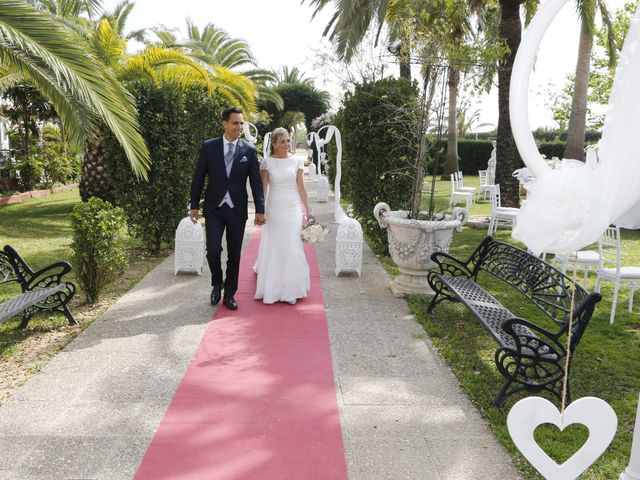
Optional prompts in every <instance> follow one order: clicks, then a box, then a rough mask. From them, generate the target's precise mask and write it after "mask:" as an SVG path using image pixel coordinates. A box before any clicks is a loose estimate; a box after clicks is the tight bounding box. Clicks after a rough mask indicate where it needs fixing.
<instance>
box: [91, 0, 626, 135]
mask: <svg viewBox="0 0 640 480" xmlns="http://www.w3.org/2000/svg"><path fill="white" fill-rule="evenodd" d="M547 1H554V0H547ZM117 3H118V2H117V1H116V0H104V2H103V4H104V6H105V8H106V9H112V8H113V7H114V6H115V5H116V4H117ZM623 4H624V0H607V5H608V6H609V8H610V10H612V11H615V10H616V9H617V8H620V7H621V6H622V5H623ZM573 5H574V3H573V2H572V1H569V2H568V4H567V5H566V6H565V7H564V8H563V10H562V12H561V13H560V14H559V15H558V17H557V18H556V19H555V21H554V22H553V24H552V25H551V27H550V28H549V30H548V32H547V35H546V36H545V38H544V40H543V41H542V44H541V46H540V50H539V53H538V60H537V64H536V70H535V72H534V73H533V74H532V78H531V82H530V95H529V99H530V104H529V115H530V123H531V127H532V128H537V127H540V126H550V127H552V126H554V125H555V124H554V122H553V120H552V117H551V112H550V110H549V106H548V104H549V103H552V102H553V99H550V95H549V93H548V92H549V84H553V85H555V88H554V89H553V90H554V91H560V90H561V88H562V86H563V85H564V84H565V77H566V75H567V74H568V73H571V72H572V71H573V70H574V69H575V62H576V57H577V51H578V32H579V22H578V18H577V15H576V13H575V10H574V8H573ZM331 10H332V7H328V9H327V10H325V11H323V12H320V13H319V14H318V15H317V16H316V18H315V19H313V20H311V16H312V14H313V9H312V8H311V7H310V6H309V5H308V2H307V3H305V4H304V5H301V0H277V1H268V0H236V1H232V2H229V1H222V0H210V1H205V0H180V1H178V2H176V1H168V0H135V8H134V9H133V11H132V13H131V15H130V17H129V21H128V23H127V27H128V29H130V30H137V29H139V28H145V27H150V26H157V25H160V24H162V25H165V26H167V27H169V28H176V29H179V32H177V36H178V38H184V36H185V35H184V32H185V19H186V17H191V19H192V20H193V21H194V23H195V24H196V25H197V26H198V27H200V28H202V27H204V25H206V24H207V23H213V24H214V25H216V26H217V27H220V28H223V29H224V30H226V31H227V32H228V33H229V35H231V36H232V37H237V38H242V39H244V40H246V41H247V42H248V43H249V45H250V47H251V50H252V52H253V54H254V56H255V57H256V59H257V61H258V65H259V66H260V68H269V69H274V70H278V69H280V68H281V67H282V66H283V65H287V66H289V67H293V66H297V67H298V68H299V69H300V70H301V71H302V72H303V73H304V74H305V76H306V77H310V78H315V79H316V86H317V87H318V88H321V89H325V90H328V91H330V92H331V93H332V94H333V95H334V96H335V97H338V93H339V92H337V91H336V90H335V86H333V85H332V84H330V83H329V82H325V80H324V79H323V75H322V72H319V71H318V70H317V69H315V70H314V67H313V64H314V62H313V60H314V58H313V57H314V50H315V51H317V50H318V48H328V46H327V43H326V41H324V40H323V39H322V32H323V30H324V28H325V26H326V24H327V23H328V21H329V18H330V16H331ZM396 71H397V70H396ZM334 103H335V104H336V105H335V107H337V106H338V105H339V102H338V101H336V102H334ZM476 108H478V109H479V111H480V118H479V120H478V124H489V125H488V126H486V127H485V129H487V128H488V129H491V126H490V125H491V124H497V118H498V102H497V94H496V92H492V93H491V94H489V95H487V96H485V97H483V98H482V99H481V100H480V102H479V103H478V105H477V106H476Z"/></svg>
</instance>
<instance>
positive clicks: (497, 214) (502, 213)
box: [487, 185, 520, 235]
mask: <svg viewBox="0 0 640 480" xmlns="http://www.w3.org/2000/svg"><path fill="white" fill-rule="evenodd" d="M518 213H520V209H519V208H513V207H503V206H502V205H501V204H500V185H495V188H494V189H493V194H492V195H491V219H490V220H489V231H488V232H487V235H492V234H493V233H494V232H495V231H496V230H498V223H499V222H507V223H509V224H511V227H512V228H513V227H514V226H515V224H516V222H517V221H518Z"/></svg>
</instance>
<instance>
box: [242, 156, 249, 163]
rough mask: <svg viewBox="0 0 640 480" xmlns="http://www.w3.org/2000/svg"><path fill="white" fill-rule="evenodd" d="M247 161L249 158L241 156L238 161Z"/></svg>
mask: <svg viewBox="0 0 640 480" xmlns="http://www.w3.org/2000/svg"><path fill="white" fill-rule="evenodd" d="M248 161H249V160H248V159H247V157H242V158H241V159H240V163H243V162H248Z"/></svg>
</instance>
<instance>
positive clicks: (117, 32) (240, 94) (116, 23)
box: [68, 0, 255, 202]
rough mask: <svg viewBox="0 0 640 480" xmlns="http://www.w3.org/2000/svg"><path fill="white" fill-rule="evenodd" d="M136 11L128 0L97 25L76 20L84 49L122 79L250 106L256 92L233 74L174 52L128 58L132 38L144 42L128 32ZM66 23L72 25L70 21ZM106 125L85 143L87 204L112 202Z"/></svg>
mask: <svg viewBox="0 0 640 480" xmlns="http://www.w3.org/2000/svg"><path fill="white" fill-rule="evenodd" d="M133 7H134V3H133V2H132V1H130V0H124V1H122V2H120V3H119V4H118V5H117V6H116V7H115V9H114V10H113V11H112V12H105V13H103V14H102V16H101V18H100V19H98V20H97V21H96V22H88V21H86V20H85V19H83V18H81V17H77V18H76V19H75V25H76V28H77V31H78V32H79V34H80V35H81V36H82V38H83V40H84V42H83V43H84V45H85V48H86V49H87V50H88V51H90V52H91V53H92V55H93V56H95V57H96V58H97V59H98V60H99V61H100V62H101V63H102V65H103V66H104V67H105V68H106V69H108V70H109V71H110V72H112V73H113V75H114V76H115V77H116V78H117V79H119V80H130V79H132V78H136V77H145V78H150V79H151V80H152V81H154V82H161V81H166V82H171V83H174V84H175V85H176V87H177V88H182V87H185V86H187V85H194V84H196V85H203V86H206V88H208V89H209V91H218V92H220V93H221V94H222V95H225V96H226V97H227V98H229V99H230V101H233V102H238V101H239V102H241V103H242V104H243V105H244V106H247V107H251V106H252V105H253V104H254V103H255V100H254V89H253V85H252V84H251V82H249V81H248V80H247V79H246V78H244V77H242V76H238V75H236V74H233V73H232V72H229V71H214V70H212V69H207V68H204V67H203V66H202V65H200V64H199V63H198V62H196V61H194V60H193V59H192V58H190V57H189V56H187V55H185V54H184V53H182V52H179V51H176V50H174V49H169V48H162V47H158V46H150V47H148V48H146V49H145V50H143V51H142V52H140V53H137V54H135V55H130V54H128V53H127V43H128V41H129V40H130V39H132V38H136V39H142V38H143V34H144V32H143V31H141V30H138V31H133V32H127V31H126V22H127V19H128V17H129V15H130V14H131V11H132V9H133ZM68 23H72V22H71V20H68ZM107 127H108V125H104V124H99V125H98V127H97V134H96V135H95V136H94V137H93V138H91V139H89V140H88V141H87V142H86V145H85V149H84V159H83V167H82V175H81V179H80V196H81V198H82V199H83V200H84V201H86V200H88V199H89V198H90V197H94V196H95V197H99V198H102V199H103V200H107V201H110V202H113V201H114V197H113V192H112V189H111V186H110V184H109V179H108V175H107V173H106V172H107V169H106V168H105V167H106V163H105V162H107V161H108V159H106V158H105V156H104V147H103V142H104V131H105V128H107Z"/></svg>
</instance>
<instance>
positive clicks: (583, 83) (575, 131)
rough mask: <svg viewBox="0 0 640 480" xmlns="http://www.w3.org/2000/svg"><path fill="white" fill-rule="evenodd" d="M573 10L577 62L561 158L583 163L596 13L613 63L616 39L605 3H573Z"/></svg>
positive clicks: (581, 0)
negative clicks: (576, 19) (577, 36)
mask: <svg viewBox="0 0 640 480" xmlns="http://www.w3.org/2000/svg"><path fill="white" fill-rule="evenodd" d="M576 7H577V10H578V14H579V15H580V41H579V44H578V60H577V62H576V71H575V76H574V85H573V97H572V101H571V114H570V116H569V127H568V129H567V143H566V145H565V149H564V158H573V159H576V160H584V142H585V132H586V129H587V98H588V93H589V92H588V90H589V70H590V68H591V51H592V50H593V36H594V33H595V30H596V28H595V17H596V13H597V12H598V11H599V12H600V15H601V17H602V23H603V25H604V27H605V29H606V31H607V51H608V52H609V59H610V62H613V61H614V57H615V53H614V51H615V36H614V31H613V25H612V21H611V18H610V16H609V10H608V8H607V4H606V2H605V0H576Z"/></svg>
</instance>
